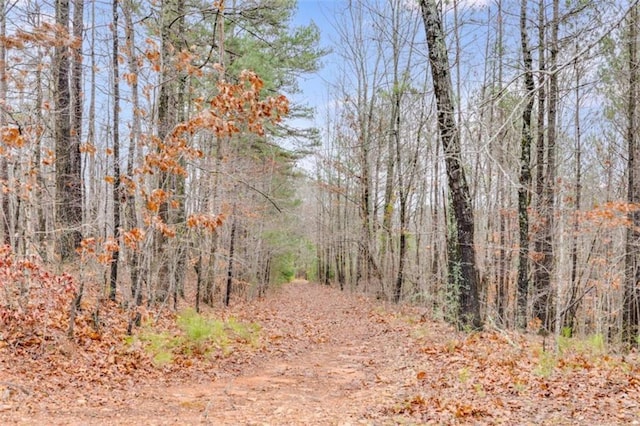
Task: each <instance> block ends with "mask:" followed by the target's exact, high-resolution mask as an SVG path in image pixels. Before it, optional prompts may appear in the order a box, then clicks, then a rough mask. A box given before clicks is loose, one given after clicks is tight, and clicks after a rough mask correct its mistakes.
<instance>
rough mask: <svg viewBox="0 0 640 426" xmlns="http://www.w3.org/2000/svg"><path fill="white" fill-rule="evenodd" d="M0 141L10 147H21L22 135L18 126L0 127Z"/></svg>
mask: <svg viewBox="0 0 640 426" xmlns="http://www.w3.org/2000/svg"><path fill="white" fill-rule="evenodd" d="M0 141H1V142H2V144H3V145H6V146H9V147H12V148H22V147H23V146H24V144H25V139H24V136H23V135H22V132H21V131H20V129H19V128H18V127H14V126H6V127H2V129H0Z"/></svg>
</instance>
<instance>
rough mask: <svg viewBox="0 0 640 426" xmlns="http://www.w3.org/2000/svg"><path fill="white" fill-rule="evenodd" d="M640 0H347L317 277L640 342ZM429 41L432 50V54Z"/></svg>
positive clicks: (460, 314)
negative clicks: (639, 190) (639, 189)
mask: <svg viewBox="0 0 640 426" xmlns="http://www.w3.org/2000/svg"><path fill="white" fill-rule="evenodd" d="M637 13H638V4H637V2H574V1H569V2H559V1H544V0H541V1H536V2H527V1H522V2H519V3H516V2H507V1H501V0H496V1H490V2H465V1H453V2H437V1H427V0H424V1H420V2H418V4H415V5H413V6H411V5H408V4H407V3H406V2H403V1H393V0H389V1H373V2H368V1H352V2H347V4H346V5H345V6H344V8H343V11H342V13H341V14H339V15H338V16H337V17H336V27H335V28H336V32H337V35H336V39H337V43H336V47H335V49H336V54H338V55H340V57H341V59H342V60H343V61H344V65H343V67H341V69H340V70H341V73H340V74H339V79H338V81H337V82H336V84H335V85H334V86H333V92H332V93H333V95H334V96H333V97H332V99H334V101H333V102H334V103H335V109H334V110H333V111H332V113H330V114H329V117H328V120H327V123H326V138H325V139H324V143H325V145H324V146H323V148H322V151H321V152H320V154H319V155H318V161H317V163H316V164H317V167H316V182H318V183H319V188H320V189H321V190H320V192H319V195H318V202H319V205H320V211H319V222H318V223H319V225H318V227H319V230H318V235H320V238H319V239H318V259H319V266H318V272H319V276H320V279H321V281H324V282H332V281H337V282H338V283H339V284H340V286H341V287H344V288H354V287H357V288H361V289H363V290H365V291H375V292H378V293H379V294H380V295H381V297H388V298H390V299H394V300H400V299H402V300H408V301H412V302H416V303H419V304H422V305H424V306H426V307H428V309H429V312H430V314H431V315H433V316H434V317H437V318H444V319H447V320H449V321H451V322H453V323H457V324H458V325H459V326H460V327H462V328H474V327H476V326H478V325H479V323H480V322H483V323H485V324H489V325H491V326H498V327H507V328H511V327H518V328H521V329H525V328H529V329H531V330H534V331H539V332H540V333H542V334H545V335H546V334H549V333H557V334H563V333H564V334H568V335H573V334H575V333H578V334H580V335H591V334H601V335H603V336H606V338H607V339H608V340H609V341H611V342H616V343H622V342H625V343H626V344H631V345H637V344H638V339H637V337H638V312H639V311H638V308H639V306H638V293H637V292H638V274H637V271H638V268H637V266H636V264H637V260H636V259H637V255H638V251H637V245H636V240H637V235H636V234H637V225H636V224H637V222H638V215H639V214H640V213H639V211H638V207H639V206H638V199H637V197H636V196H635V195H634V193H635V192H636V189H634V185H637V183H635V182H636V179H635V178H634V176H635V174H636V173H638V170H639V169H638V164H637V160H636V153H637V151H636V150H637V145H638V134H637V133H638V118H637V114H638V83H637V73H638V54H637V47H638V21H637ZM427 55H428V56H427Z"/></svg>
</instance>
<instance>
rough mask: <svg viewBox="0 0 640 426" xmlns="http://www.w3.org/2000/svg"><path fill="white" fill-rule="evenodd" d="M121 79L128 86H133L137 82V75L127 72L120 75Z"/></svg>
mask: <svg viewBox="0 0 640 426" xmlns="http://www.w3.org/2000/svg"><path fill="white" fill-rule="evenodd" d="M122 79H123V80H124V81H126V82H127V84H129V85H130V86H133V85H134V84H136V83H137V82H138V75H137V74H134V73H130V72H128V73H125V74H123V75H122Z"/></svg>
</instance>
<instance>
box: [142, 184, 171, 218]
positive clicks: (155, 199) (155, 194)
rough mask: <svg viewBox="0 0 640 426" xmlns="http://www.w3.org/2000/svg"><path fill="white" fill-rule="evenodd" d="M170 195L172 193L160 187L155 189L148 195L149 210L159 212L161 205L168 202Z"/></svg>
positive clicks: (147, 204)
mask: <svg viewBox="0 0 640 426" xmlns="http://www.w3.org/2000/svg"><path fill="white" fill-rule="evenodd" d="M169 197H170V194H169V193H168V192H167V191H165V190H163V189H160V188H157V189H154V190H153V191H151V194H149V196H148V197H147V203H146V206H147V210H149V211H151V212H154V213H157V212H158V211H159V210H160V205H162V203H165V202H167V200H168V199H169Z"/></svg>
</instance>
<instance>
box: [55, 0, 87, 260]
mask: <svg viewBox="0 0 640 426" xmlns="http://www.w3.org/2000/svg"><path fill="white" fill-rule="evenodd" d="M56 23H57V24H58V25H59V26H60V27H61V28H69V0H57V1H56ZM69 53H70V52H69V48H68V47H66V46H60V47H56V49H55V60H54V72H55V90H54V99H55V108H56V117H55V145H56V146H55V151H56V216H57V221H56V222H57V226H58V227H59V231H58V232H59V239H58V248H59V250H58V251H59V254H60V256H61V259H62V260H63V261H65V260H68V259H70V258H71V257H73V256H74V254H75V248H76V247H77V246H78V245H79V244H80V240H81V239H82V234H81V230H80V226H81V224H82V176H81V167H80V166H81V163H80V145H79V140H80V127H72V121H71V107H72V104H71V99H72V95H73V96H74V97H76V96H77V97H78V98H77V99H74V105H73V106H74V112H73V115H74V119H73V125H74V126H79V124H80V121H79V120H78V110H76V108H77V109H79V111H80V114H81V110H82V104H81V101H80V96H81V93H80V91H79V90H78V87H79V83H80V81H81V76H77V75H75V73H74V75H73V77H74V79H73V93H71V90H70V84H69V67H70V58H69V56H70V55H69ZM81 59H82V58H74V62H76V61H81Z"/></svg>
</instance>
